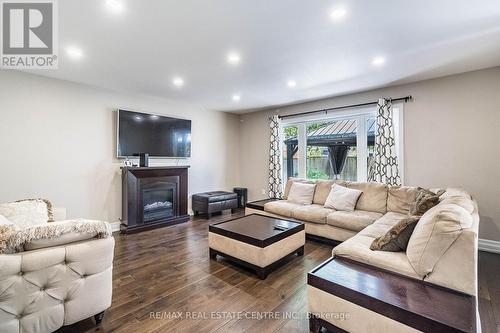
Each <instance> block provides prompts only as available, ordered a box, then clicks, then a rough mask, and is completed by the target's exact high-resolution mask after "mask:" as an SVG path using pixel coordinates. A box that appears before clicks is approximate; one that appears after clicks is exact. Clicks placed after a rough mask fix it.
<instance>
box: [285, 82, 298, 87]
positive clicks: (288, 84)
mask: <svg viewBox="0 0 500 333" xmlns="http://www.w3.org/2000/svg"><path fill="white" fill-rule="evenodd" d="M286 85H287V86H288V87H289V88H294V87H295V86H297V82H295V80H288V82H287V83H286Z"/></svg>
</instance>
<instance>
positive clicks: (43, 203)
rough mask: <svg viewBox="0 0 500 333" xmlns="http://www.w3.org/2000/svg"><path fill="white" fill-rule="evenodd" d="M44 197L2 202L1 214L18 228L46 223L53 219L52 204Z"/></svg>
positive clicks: (0, 206) (0, 205)
mask: <svg viewBox="0 0 500 333" xmlns="http://www.w3.org/2000/svg"><path fill="white" fill-rule="evenodd" d="M47 202H48V201H47V200H43V199H28V200H20V201H16V202H10V203H4V204H0V215H3V216H5V217H6V218H7V219H8V220H9V221H11V222H12V223H13V224H14V225H15V226H16V227H18V228H25V227H29V226H33V225H40V224H46V223H47V222H49V220H51V219H52V205H49V204H48V203H47Z"/></svg>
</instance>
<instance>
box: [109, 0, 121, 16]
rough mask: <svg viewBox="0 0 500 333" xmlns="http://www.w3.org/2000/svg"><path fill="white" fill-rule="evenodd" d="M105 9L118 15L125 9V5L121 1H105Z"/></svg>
mask: <svg viewBox="0 0 500 333" xmlns="http://www.w3.org/2000/svg"><path fill="white" fill-rule="evenodd" d="M106 8H108V10H109V11H110V12H113V13H116V14H119V13H122V12H123V10H124V9H125V5H124V4H123V1H121V0H106Z"/></svg>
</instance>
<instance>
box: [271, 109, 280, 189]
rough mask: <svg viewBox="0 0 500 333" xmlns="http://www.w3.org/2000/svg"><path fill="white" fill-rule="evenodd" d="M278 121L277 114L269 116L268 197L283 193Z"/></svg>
mask: <svg viewBox="0 0 500 333" xmlns="http://www.w3.org/2000/svg"><path fill="white" fill-rule="evenodd" d="M280 123H281V121H280V118H279V117H278V116H277V115H274V116H272V117H270V118H269V129H270V131H271V133H270V134H271V135H270V138H271V140H270V143H269V198H281V197H282V194H283V193H282V179H281V140H280Z"/></svg>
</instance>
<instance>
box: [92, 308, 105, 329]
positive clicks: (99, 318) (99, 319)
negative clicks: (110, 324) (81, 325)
mask: <svg viewBox="0 0 500 333" xmlns="http://www.w3.org/2000/svg"><path fill="white" fill-rule="evenodd" d="M103 318H104V311H103V312H100V313H98V314H96V315H95V316H94V320H95V325H96V326H99V325H101V323H102V319H103Z"/></svg>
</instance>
